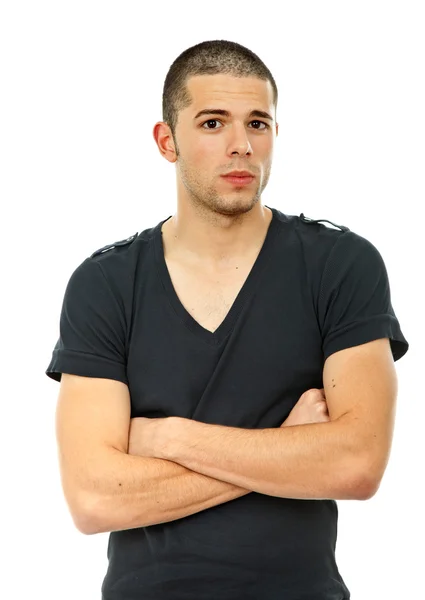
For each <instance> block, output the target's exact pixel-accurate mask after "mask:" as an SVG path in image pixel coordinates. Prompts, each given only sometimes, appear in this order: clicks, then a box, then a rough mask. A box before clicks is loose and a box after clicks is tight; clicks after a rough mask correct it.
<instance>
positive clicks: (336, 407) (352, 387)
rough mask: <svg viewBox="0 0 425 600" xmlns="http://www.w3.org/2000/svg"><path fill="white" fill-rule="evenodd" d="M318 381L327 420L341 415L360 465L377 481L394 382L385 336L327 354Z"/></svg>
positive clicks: (389, 430) (388, 437)
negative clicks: (328, 417)
mask: <svg viewBox="0 0 425 600" xmlns="http://www.w3.org/2000/svg"><path fill="white" fill-rule="evenodd" d="M323 387H324V390H325V396H326V403H327V405H328V411H329V416H330V418H331V421H334V420H337V419H339V420H341V422H343V421H345V423H346V424H347V435H350V436H351V438H352V441H353V449H354V451H357V454H358V456H360V457H362V461H363V462H362V464H363V469H364V471H369V472H370V473H372V474H373V479H374V482H375V484H379V481H380V479H381V478H382V476H383V473H384V470H385V467H386V464H387V462H388V457H389V453H390V448H391V442H392V436H393V429H394V421H395V409H396V398H397V388H398V385H397V374H396V370H395V366H394V361H393V356H392V354H391V348H390V344H389V340H388V338H381V339H376V340H373V341H371V342H368V343H366V344H361V345H358V346H353V347H351V348H345V349H344V350H340V351H339V352H335V353H334V354H332V355H331V356H329V358H328V359H327V360H326V362H325V365H324V369H323Z"/></svg>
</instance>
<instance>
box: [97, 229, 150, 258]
mask: <svg viewBox="0 0 425 600" xmlns="http://www.w3.org/2000/svg"><path fill="white" fill-rule="evenodd" d="M138 233H139V232H138V231H136V233H135V234H134V235H132V236H130V237H129V238H127V239H126V240H120V241H119V242H114V243H113V244H108V245H106V246H103V248H99V250H96V251H95V252H93V254H92V255H91V257H90V258H93V256H97V255H98V254H103V253H104V252H107V251H108V250H111V248H116V247H117V246H127V244H131V243H132V242H134V240H135V239H136V236H137V235H138Z"/></svg>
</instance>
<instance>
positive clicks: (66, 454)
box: [56, 373, 251, 534]
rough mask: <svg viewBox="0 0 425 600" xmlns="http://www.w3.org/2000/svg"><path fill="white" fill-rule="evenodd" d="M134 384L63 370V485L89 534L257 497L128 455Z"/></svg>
mask: <svg viewBox="0 0 425 600" xmlns="http://www.w3.org/2000/svg"><path fill="white" fill-rule="evenodd" d="M129 430H130V394H129V390H128V387H127V386H126V385H125V384H124V383H122V382H120V381H114V380H110V379H100V378H92V377H79V376H77V375H70V374H66V373H63V374H62V380H61V388H60V393H59V399H58V405H57V412H56V435H57V441H58V450H59V462H60V469H61V479H62V486H63V490H64V495H65V498H66V501H67V503H68V506H69V509H70V512H71V515H72V518H73V520H74V523H75V525H76V527H77V528H78V529H79V530H80V531H81V532H82V533H85V534H93V533H102V532H107V531H116V530H123V529H132V528H136V527H144V526H148V525H154V524H157V523H164V522H167V521H173V520H176V519H180V518H182V517H185V516H188V515H191V514H194V513H196V512H200V511H202V510H205V509H207V508H210V507H212V506H216V505H218V504H222V503H224V502H227V501H229V500H233V499H235V498H238V497H241V496H244V495H246V494H249V493H250V491H251V490H247V489H245V488H241V487H238V486H235V485H233V484H231V483H227V482H223V481H220V480H217V479H214V478H211V477H208V476H206V475H202V474H200V473H195V472H194V471H191V470H189V469H187V468H186V467H184V466H181V465H178V464H176V463H174V462H170V461H168V460H164V459H160V458H151V457H146V456H132V455H130V454H127V452H128V443H129Z"/></svg>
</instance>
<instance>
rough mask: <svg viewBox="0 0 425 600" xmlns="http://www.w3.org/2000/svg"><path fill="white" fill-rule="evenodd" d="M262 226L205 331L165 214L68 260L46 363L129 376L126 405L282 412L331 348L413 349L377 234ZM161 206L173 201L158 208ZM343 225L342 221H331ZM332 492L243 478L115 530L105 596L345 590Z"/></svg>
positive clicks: (155, 411) (279, 220)
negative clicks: (210, 497)
mask: <svg viewBox="0 0 425 600" xmlns="http://www.w3.org/2000/svg"><path fill="white" fill-rule="evenodd" d="M271 210H272V212H273V219H272V221H271V222H270V225H269V229H268V232H267V236H266V239H265V241H264V244H263V246H262V248H261V251H260V253H259V255H258V257H257V259H256V262H255V264H254V266H253V268H252V270H251V271H250V273H249V275H248V278H247V279H246V281H245V283H244V285H243V287H242V289H241V291H240V293H239V295H238V296H237V298H236V300H235V302H234V304H233V305H232V307H231V309H230V311H229V313H228V314H227V316H226V317H225V319H224V321H223V322H222V324H221V325H220V326H219V327H218V329H216V331H215V332H214V333H212V332H210V331H208V330H207V329H204V328H203V327H202V326H201V325H199V323H197V321H195V320H194V319H193V317H192V316H191V315H190V314H189V312H188V311H187V310H186V309H185V308H184V306H183V305H182V303H181V302H180V300H179V298H178V296H177V294H176V292H175V290H174V288H173V285H172V281H171V278H170V276H169V272H168V269H167V265H166V262H165V259H164V252H163V243H162V235H161V226H162V223H164V222H165V221H166V220H167V219H165V220H164V221H161V222H160V223H159V224H158V225H156V226H155V227H152V228H150V229H146V230H144V231H142V232H141V233H140V234H139V235H135V236H134V239H132V238H129V240H130V241H127V243H125V242H124V243H122V245H119V244H118V245H116V246H114V247H112V248H109V249H108V247H105V248H106V250H103V249H101V250H103V251H102V252H101V251H99V252H97V253H94V254H93V255H92V256H91V257H89V258H87V259H85V260H84V261H83V262H82V263H81V264H80V265H79V266H78V267H77V268H76V270H75V271H74V272H73V273H72V275H71V277H70V280H69V282H68V285H67V287H66V291H65V296H64V301H63V306H62V312H61V316H60V337H59V339H58V341H57V343H56V346H55V348H54V350H53V356H52V359H51V362H50V364H49V367H48V369H47V370H46V374H47V375H48V376H49V377H51V378H52V379H54V380H56V381H60V379H61V373H73V374H76V375H82V376H86V377H102V378H109V379H115V380H118V381H122V382H124V383H126V384H127V385H128V386H129V391H130V396H131V417H140V416H144V417H169V416H174V415H175V416H180V417H185V418H188V419H194V420H196V421H202V422H204V423H215V424H219V425H226V426H231V427H241V428H269V427H280V425H281V424H282V422H283V421H284V420H285V419H286V417H287V416H288V415H289V413H290V411H291V409H292V408H293V406H294V405H295V404H296V402H297V401H298V399H299V397H300V396H301V394H302V393H303V392H305V391H306V390H308V389H310V388H322V387H323V380H322V373H323V366H324V362H325V360H326V358H327V357H328V356H329V355H331V354H332V353H334V352H337V351H338V350H342V349H344V348H348V347H351V346H356V345H359V344H364V343H366V342H369V341H372V340H375V339H378V338H383V337H387V338H389V339H390V343H391V350H392V354H393V357H394V361H397V360H398V359H399V358H401V357H402V356H403V355H404V354H405V353H406V352H407V350H408V347H409V345H408V343H407V341H406V339H405V338H404V336H403V334H402V332H401V329H400V325H399V322H398V320H397V317H396V316H395V314H394V310H393V308H392V304H391V297H390V286H389V281H388V276H387V271H386V267H385V264H384V262H383V259H382V257H381V255H380V253H379V252H378V250H377V249H376V247H375V246H374V245H373V244H372V243H371V242H369V241H368V240H366V239H365V238H363V237H361V236H360V235H358V234H356V233H354V232H352V231H350V230H349V229H348V228H346V227H342V228H338V229H333V228H331V227H329V226H326V225H324V224H322V223H318V222H314V221H310V222H309V221H308V220H307V219H306V218H305V217H304V216H303V215H301V216H300V217H298V216H293V215H285V214H283V213H282V212H280V211H279V210H277V209H274V208H272V209H271ZM168 218H170V217H168ZM337 227H339V226H337ZM337 520H338V509H337V503H336V502H335V501H334V500H332V499H328V500H300V499H291V498H278V497H274V496H268V495H265V494H259V493H256V492H251V493H250V494H247V495H246V496H243V497H241V498H237V499H234V500H232V501H229V502H225V503H223V504H220V505H218V506H215V507H212V508H209V509H207V510H203V511H201V512H198V513H196V514H193V515H190V516H188V517H185V518H182V519H177V520H175V521H170V522H167V523H162V524H157V525H151V526H149V527H141V528H137V529H128V530H123V531H114V532H111V533H110V536H109V544H108V552H107V554H108V560H109V566H108V570H107V573H106V576H105V578H104V581H103V585H102V598H103V600H118V599H123V600H124V599H126V600H127V599H128V600H130V599H131V600H136V599H142V598H143V599H144V600H201V599H208V600H219V599H220V600H236V599H237V600H239V599H240V600H242V599H243V600H249V599H252V600H254V599H255V600H278V599H279V600H281V599H284V600H312V599H313V598H314V600H342V599H347V598H349V597H350V593H349V590H348V589H347V587H346V585H345V583H344V581H343V578H342V577H341V575H340V573H339V571H338V567H337V564H336V561H335V547H336V538H337Z"/></svg>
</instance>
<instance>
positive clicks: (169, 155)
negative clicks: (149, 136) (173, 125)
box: [153, 121, 177, 163]
mask: <svg viewBox="0 0 425 600" xmlns="http://www.w3.org/2000/svg"><path fill="white" fill-rule="evenodd" d="M153 137H154V140H155V142H156V145H157V146H158V149H159V152H160V154H161V156H163V157H164V158H165V159H166V160H168V161H169V162H171V163H174V162H176V160H177V152H176V148H175V145H174V140H173V135H172V133H171V129H170V126H169V125H168V123H165V122H164V121H159V122H158V123H155V126H154V128H153Z"/></svg>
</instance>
